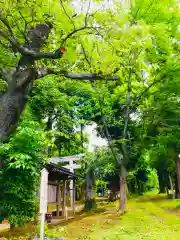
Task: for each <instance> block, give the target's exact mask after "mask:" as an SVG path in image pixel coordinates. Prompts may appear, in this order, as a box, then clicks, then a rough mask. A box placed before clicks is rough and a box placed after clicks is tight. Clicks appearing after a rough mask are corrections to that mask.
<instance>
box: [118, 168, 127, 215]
mask: <svg viewBox="0 0 180 240" xmlns="http://www.w3.org/2000/svg"><path fill="white" fill-rule="evenodd" d="M126 202H127V196H126V168H125V166H124V165H123V164H121V169H120V206H119V210H120V211H124V210H125V209H126Z"/></svg>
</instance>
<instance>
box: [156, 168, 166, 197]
mask: <svg viewBox="0 0 180 240" xmlns="http://www.w3.org/2000/svg"><path fill="white" fill-rule="evenodd" d="M157 175H158V181H159V193H165V192H166V184H165V179H164V174H163V172H162V169H160V167H159V168H158V169H157Z"/></svg>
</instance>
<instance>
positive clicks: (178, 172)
mask: <svg viewBox="0 0 180 240" xmlns="http://www.w3.org/2000/svg"><path fill="white" fill-rule="evenodd" d="M176 176H177V190H178V193H177V198H180V160H177V161H176Z"/></svg>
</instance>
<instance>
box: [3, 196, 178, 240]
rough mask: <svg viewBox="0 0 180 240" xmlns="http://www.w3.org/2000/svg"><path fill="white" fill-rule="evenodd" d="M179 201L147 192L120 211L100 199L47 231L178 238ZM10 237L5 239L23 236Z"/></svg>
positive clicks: (68, 235)
mask: <svg viewBox="0 0 180 240" xmlns="http://www.w3.org/2000/svg"><path fill="white" fill-rule="evenodd" d="M153 194H154V193H153ZM179 205H180V200H171V199H166V197H165V196H164V195H158V196H157V195H156V196H153V195H152V193H150V194H146V195H145V196H142V197H133V198H130V199H129V201H128V210H127V212H126V213H125V214H123V215H120V214H118V213H117V206H118V203H117V202H115V203H111V204H104V203H103V204H100V205H99V209H98V210H96V211H95V212H90V213H81V214H79V215H77V216H76V218H75V219H74V220H71V221H69V222H66V223H63V224H61V225H57V226H54V227H51V228H49V229H47V230H46V234H47V235H48V236H49V237H60V236H62V237H64V240H76V239H79V240H85V239H86V240H139V239H145V240H176V239H177V240H179V239H180V209H179V208H177V206H179ZM0 237H1V235H0ZM12 237H13V236H11V237H8V239H24V240H25V239H26V238H17V236H16V238H12Z"/></svg>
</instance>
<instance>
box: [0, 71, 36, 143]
mask: <svg viewBox="0 0 180 240" xmlns="http://www.w3.org/2000/svg"><path fill="white" fill-rule="evenodd" d="M12 74H13V75H12ZM12 74H11V79H10V78H9V79H8V82H9V88H8V91H7V92H6V93H4V94H1V96H0V106H1V107H0V142H2V141H4V140H5V139H6V138H7V137H8V136H9V135H10V134H11V133H12V131H13V130H14V129H15V128H16V126H17V123H18V121H19V118H20V115H21V113H22V111H23V110H24V107H25V105H26V102H27V94H28V92H29V90H30V89H31V87H30V82H31V81H32V79H33V77H34V70H33V69H32V68H31V69H28V70H27V71H25V72H20V73H19V74H17V71H13V72H12Z"/></svg>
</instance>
